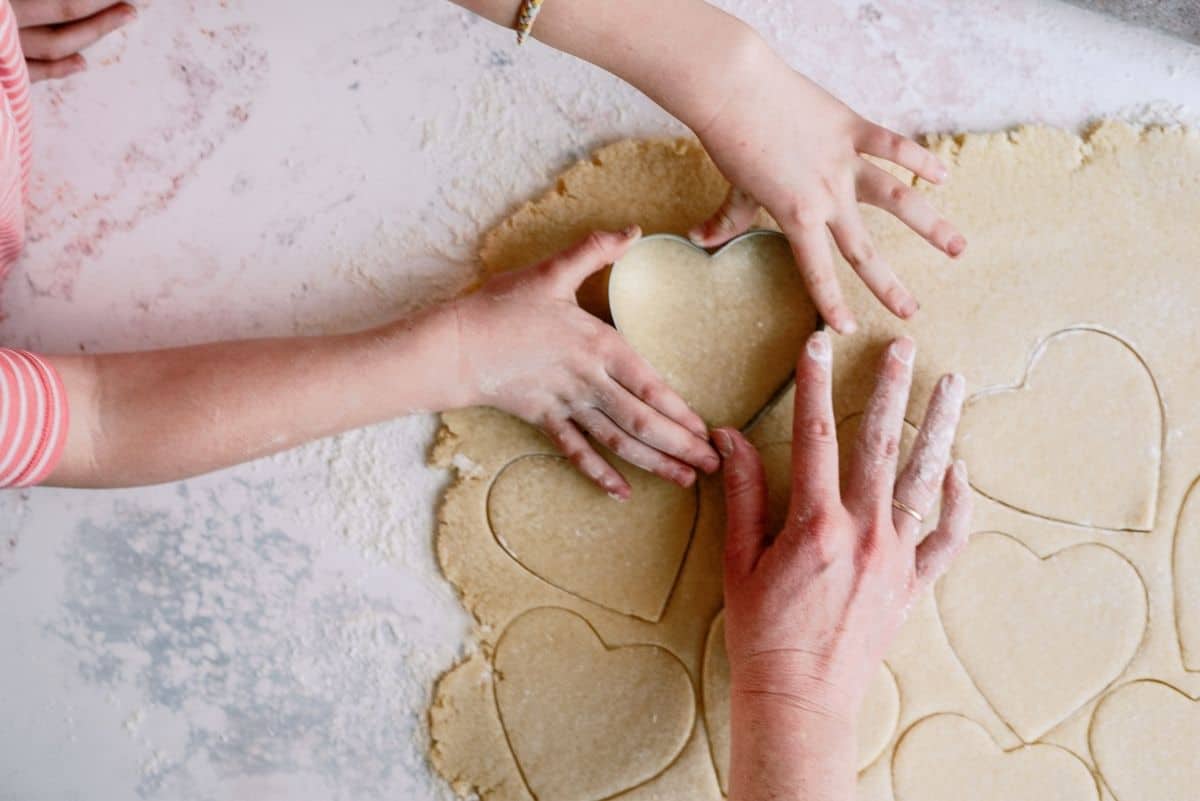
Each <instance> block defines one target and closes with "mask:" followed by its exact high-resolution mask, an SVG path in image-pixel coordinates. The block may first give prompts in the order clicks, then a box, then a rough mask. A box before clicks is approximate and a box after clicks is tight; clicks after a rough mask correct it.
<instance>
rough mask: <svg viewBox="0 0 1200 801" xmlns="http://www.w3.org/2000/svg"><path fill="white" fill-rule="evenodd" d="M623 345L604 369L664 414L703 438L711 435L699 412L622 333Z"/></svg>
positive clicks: (619, 338) (619, 382)
mask: <svg viewBox="0 0 1200 801" xmlns="http://www.w3.org/2000/svg"><path fill="white" fill-rule="evenodd" d="M617 339H618V340H619V341H620V343H621V344H620V346H619V347H618V348H616V352H615V353H614V355H613V356H611V357H610V358H609V359H608V364H607V365H605V369H607V370H608V374H609V376H611V377H612V379H613V380H614V381H616V382H617V383H618V384H620V385H621V386H623V387H624V388H625V389H627V390H629V391H630V392H632V393H633V394H634V395H636V396H637V397H638V398H641V399H642V401H643V402H644V403H646V404H648V405H649V406H651V407H652V408H654V409H657V410H658V411H660V412H662V413H663V414H665V415H666V416H667V417H669V418H671V419H672V420H674V421H675V422H676V423H679V425H681V426H683V427H684V428H686V429H687V430H688V431H690V432H691V433H692V434H695V435H696V436H697V437H699V438H700V439H702V440H706V441H707V439H708V426H707V425H705V423H704V420H702V419H701V418H700V415H698V414H696V413H695V412H694V411H692V408H691V407H690V406H688V405H687V401H685V400H684V399H683V398H682V397H680V396H679V393H677V392H676V391H675V390H673V389H671V387H669V386H668V385H667V382H666V381H663V380H662V377H661V376H660V375H659V374H658V372H657V371H656V370H655V369H654V368H653V367H651V366H650V363H649V362H647V361H646V360H645V359H643V358H642V357H641V356H640V355H639V354H638V353H637V352H636V351H635V350H634V349H633V348H632V347H630V346H629V343H627V342H626V341H625V340H624V339H623V338H621V337H620V336H619V335H618V337H617Z"/></svg>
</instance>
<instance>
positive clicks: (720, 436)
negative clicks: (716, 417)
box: [712, 428, 733, 459]
mask: <svg viewBox="0 0 1200 801" xmlns="http://www.w3.org/2000/svg"><path fill="white" fill-rule="evenodd" d="M712 438H713V442H715V443H717V450H718V451H720V452H721V456H722V457H724V458H726V459H728V458H729V457H730V456H733V437H731V436H729V432H728V431H726V430H725V429H723V428H718V429H717V430H716V431H714V432H712Z"/></svg>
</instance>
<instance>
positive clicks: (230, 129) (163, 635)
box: [0, 0, 1200, 801]
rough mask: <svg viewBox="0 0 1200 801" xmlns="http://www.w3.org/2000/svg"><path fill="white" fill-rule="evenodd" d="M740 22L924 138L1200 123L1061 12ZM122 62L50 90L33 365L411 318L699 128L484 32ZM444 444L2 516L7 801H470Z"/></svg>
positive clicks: (39, 103)
mask: <svg viewBox="0 0 1200 801" xmlns="http://www.w3.org/2000/svg"><path fill="white" fill-rule="evenodd" d="M553 1H554V0H551V2H553ZM723 5H725V6H727V7H729V8H731V9H732V10H735V11H737V12H738V13H740V14H741V15H742V16H744V17H745V18H747V19H749V20H750V21H751V22H753V23H754V24H755V25H757V26H758V27H759V28H760V30H763V31H764V32H765V33H766V34H767V35H768V36H769V37H770V38H771V39H772V40H773V41H774V42H775V43H776V44H777V45H778V46H779V47H780V48H781V49H782V50H783V51H784V52H785V53H786V54H787V57H788V58H789V60H790V61H791V62H792V63H793V64H794V65H795V66H796V67H797V68H799V69H801V70H803V71H805V72H807V73H809V74H810V75H812V76H813V77H815V78H816V79H817V80H819V81H820V82H822V83H823V84H824V85H826V86H827V87H828V88H830V89H831V90H832V91H834V92H835V93H836V94H838V95H840V96H841V97H842V98H843V99H845V100H846V101H847V102H848V103H850V104H851V105H852V106H855V107H856V108H858V109H859V110H860V111H861V112H863V113H864V114H866V115H867V116H870V117H873V118H875V119H877V120H879V121H882V122H886V123H888V124H891V125H893V126H896V127H899V128H901V129H904V130H908V131H917V130H951V129H955V130H957V129H966V130H972V129H976V130H977V129H989V128H996V127H1006V126H1011V125H1014V124H1017V123H1021V122H1042V123H1049V124H1055V125H1063V126H1068V127H1077V126H1080V125H1082V124H1086V123H1087V122H1088V121H1090V120H1093V119H1096V118H1098V117H1101V116H1106V115H1120V116H1125V117H1129V118H1132V119H1135V120H1140V121H1146V120H1168V121H1169V120H1182V121H1195V120H1196V119H1197V117H1196V112H1195V111H1194V109H1200V48H1196V47H1193V46H1189V45H1186V44H1184V43H1183V42H1180V41H1176V40H1172V39H1169V38H1167V37H1165V36H1162V35H1159V34H1156V33H1152V32H1149V31H1145V30H1140V29H1136V28H1132V27H1125V26H1122V25H1121V24H1120V23H1117V22H1115V21H1112V20H1109V19H1107V18H1104V17H1101V16H1098V15H1094V14H1091V13H1089V12H1086V11H1082V10H1080V9H1078V8H1074V7H1071V6H1068V5H1063V4H1059V3H1057V2H1055V0H1002V1H1000V0H995V1H993V2H962V0H871V1H870V2H867V1H866V0H838V1H837V2H824V1H822V2H816V0H811V1H810V0H805V1H803V2H801V1H799V0H797V2H781V1H780V0H766V1H764V2H750V0H727V1H726V2H724V3H723ZM90 56H91V61H92V63H93V67H92V70H91V71H90V73H88V74H84V75H81V76H79V77H76V78H73V79H71V80H69V81H67V82H66V83H62V84H58V85H55V86H40V87H38V89H37V90H36V92H35V103H36V110H37V136H36V157H37V164H36V167H35V174H36V179H35V183H34V191H33V204H34V209H33V210H32V213H31V217H30V223H29V230H30V234H31V242H30V245H29V248H28V250H27V253H26V255H25V257H24V258H23V260H22V262H21V263H20V264H19V265H18V266H17V267H16V268H15V269H14V271H13V272H12V273H11V274H10V276H9V277H8V279H7V281H6V282H5V283H4V285H3V287H2V294H0V312H2V313H3V315H4V316H2V317H0V342H4V343H5V344H9V345H19V346H28V347H34V348H41V349H45V350H77V349H86V350H92V351H96V350H108V349H118V348H146V347H152V346H159V345H167V344H175V343H184V342H194V341H201V340H208V339H213V338H218V337H230V336H236V335H262V334H287V333H293V332H314V331H322V330H332V329H339V328H345V327H348V326H357V325H362V324H366V323H368V322H372V321H375V320H378V319H380V318H382V317H385V316H387V315H394V314H398V313H402V312H404V311H406V310H409V309H412V308H414V307H416V306H418V305H420V304H424V303H427V302H429V301H430V300H433V299H437V298H442V297H445V296H447V295H449V294H452V293H453V292H454V291H456V290H457V289H458V288H460V287H461V286H463V285H464V283H465V282H466V281H468V280H469V279H470V277H471V276H472V275H473V274H474V266H473V264H472V247H473V243H474V241H475V239H476V237H477V235H478V233H479V232H480V231H481V230H482V229H483V228H484V227H486V226H487V225H488V224H489V223H491V222H493V221H495V220H496V219H497V218H498V217H499V216H500V215H502V214H503V213H504V212H505V210H506V209H507V208H508V207H509V206H510V205H511V204H512V203H513V202H514V201H517V200H520V199H523V198H525V197H526V196H527V195H529V194H530V193H532V192H534V191H537V190H538V189H540V188H541V187H542V186H543V185H544V184H545V183H546V181H547V180H548V178H549V177H551V176H552V175H553V174H554V172H555V171H556V170H558V169H560V168H561V167H563V166H565V165H566V164H568V163H570V162H571V161H572V160H574V159H576V158H577V157H579V156H581V155H583V154H585V153H586V152H587V151H588V150H589V149H591V148H592V147H594V146H596V145H599V144H602V143H605V142H608V141H611V140H613V139H616V138H620V137H624V136H631V135H634V136H636V135H655V134H659V135H661V134H668V133H672V134H673V133H678V132H679V131H680V129H679V127H678V126H677V124H675V123H673V122H672V121H671V120H670V119H669V118H668V117H667V116H666V115H665V114H663V113H662V112H661V111H659V110H658V109H657V108H656V107H654V106H653V105H652V104H651V103H649V102H648V101H646V100H644V99H642V98H640V97H639V96H638V95H637V94H636V93H634V92H633V91H632V90H629V89H627V88H625V87H623V86H620V85H619V84H618V83H617V82H616V81H615V80H614V79H612V78H611V77H610V76H608V75H605V74H603V73H601V72H599V71H597V70H594V69H591V68H588V67H586V66H585V65H581V64H577V63H573V62H572V61H571V60H570V59H568V58H566V57H564V56H560V55H558V54H555V53H553V52H551V51H549V50H548V49H546V48H544V47H542V46H541V45H536V44H535V45H533V46H531V47H527V48H525V49H523V50H521V51H517V50H516V49H515V47H514V46H513V43H512V35H511V34H510V33H508V32H505V31H502V30H500V29H498V28H494V27H491V26H488V25H487V24H485V23H482V22H479V21H477V20H474V19H472V18H470V17H469V16H468V15H466V14H465V13H463V12H461V11H459V10H458V9H457V8H455V7H453V6H451V5H449V4H448V3H429V2H423V1H421V0H399V2H397V0H389V1H388V2H382V1H381V0H362V2H356V3H344V4H332V5H331V4H316V3H296V2H283V0H261V2H256V3H247V2H222V3H202V2H193V1H192V0H174V1H173V2H170V1H169V0H155V2H153V3H147V4H146V5H145V6H144V8H143V13H142V15H141V19H140V20H139V22H137V23H136V24H135V25H134V26H133V27H132V28H131V29H130V30H128V31H127V32H126V33H122V34H120V35H118V36H116V37H114V38H113V39H112V40H111V41H109V42H106V43H104V44H103V45H101V46H100V47H98V48H97V49H96V50H95V51H94V52H93V53H91V54H90ZM518 101H519V102H518ZM1189 109H1192V110H1189ZM434 425H435V424H434V421H433V420H432V419H430V418H414V419H409V420H402V421H397V422H395V423H391V424H388V425H383V426H379V427H376V428H373V429H370V430H366V431H362V432H356V433H352V434H349V435H347V436H344V437H340V438H337V439H334V440H329V441H325V442H320V443H316V444H314V445H311V446H309V447H306V448H303V449H300V450H298V451H294V452H291V453H288V454H284V455H281V456H279V457H276V458H273V459H268V460H264V461H261V462H258V463H255V464H251V465H246V466H243V467H239V468H236V469H232V470H227V471H224V472H221V473H218V474H216V475H212V476H207V477H204V478H199V479H195V480H192V481H187V482H183V483H179V484H175V485H170V486H163V487H154V488H150V489H142V490H131V491H122V492H110V493H92V492H67V491H55V490H36V491H32V492H27V493H15V492H10V493H7V494H0V610H3V611H2V612H0V709H2V710H3V714H2V715H0V799H22V801H25V800H27V799H54V800H55V801H57V800H58V799H74V798H85V797H86V798H89V799H105V800H106V801H108V800H109V799H113V800H119V799H130V798H139V797H140V798H147V799H181V798H188V799H209V798H212V799H218V798H234V797H238V798H262V799H268V798H289V799H297V800H301V801H302V800H303V799H318V798H319V799H331V798H346V799H371V798H391V799H396V798H412V799H417V798H421V799H425V798H443V797H448V796H449V795H450V794H449V790H448V789H447V788H446V787H445V786H444V785H442V784H441V783H440V782H439V781H438V780H436V779H435V778H433V777H431V775H430V773H429V770H428V768H427V766H426V764H425V761H424V750H425V737H426V734H425V731H424V720H425V717H424V712H425V705H426V703H427V699H428V693H429V688H430V686H431V683H432V681H433V679H434V677H435V676H436V675H437V674H438V673H439V672H440V671H442V670H444V669H445V668H447V667H448V666H449V665H450V664H451V663H452V661H453V660H454V659H455V657H456V655H457V654H458V653H459V652H460V650H461V649H462V647H463V643H464V640H465V637H466V633H467V631H468V621H467V620H466V618H465V616H464V614H463V613H462V612H461V611H460V610H459V608H458V606H457V603H456V601H455V599H454V596H453V592H452V591H451V590H450V588H449V587H448V585H446V583H445V582H444V581H443V580H442V579H441V577H440V576H439V574H438V572H437V569H436V566H435V563H434V559H433V556H432V549H431V533H432V520H433V509H434V503H435V500H436V497H437V493H438V491H439V488H440V487H441V486H442V485H443V482H444V481H445V480H446V477H445V476H444V475H442V474H440V473H439V472H437V471H434V470H431V469H429V468H427V467H425V466H424V453H425V449H426V447H427V445H428V443H429V440H430V437H431V436H432V432H433V430H434Z"/></svg>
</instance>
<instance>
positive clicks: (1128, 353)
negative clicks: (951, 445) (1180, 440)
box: [958, 328, 1163, 531]
mask: <svg viewBox="0 0 1200 801" xmlns="http://www.w3.org/2000/svg"><path fill="white" fill-rule="evenodd" d="M1162 432H1163V414H1162V405H1161V403H1160V400H1159V394H1158V389H1157V387H1156V386H1155V383H1154V379H1153V377H1152V376H1151V375H1150V371H1149V370H1148V369H1147V367H1146V365H1145V363H1144V362H1143V361H1142V359H1141V357H1140V356H1138V354H1137V353H1136V352H1135V351H1134V350H1133V349H1132V348H1131V347H1130V346H1129V345H1127V344H1126V343H1125V342H1123V341H1121V340H1120V339H1118V338H1117V337H1115V336H1113V335H1111V334H1108V333H1105V332H1102V331H1096V330H1093V329H1088V328H1074V329H1069V330H1066V331H1060V332H1058V333H1057V334H1054V335H1052V336H1050V337H1049V338H1047V339H1046V340H1045V341H1043V342H1042V343H1041V344H1040V345H1039V346H1038V347H1037V349H1036V350H1035V351H1034V353H1033V357H1032V358H1031V359H1030V362H1029V367H1028V368H1027V370H1026V373H1025V378H1024V379H1023V380H1022V381H1021V383H1020V384H1018V385H1017V386H1015V387H998V388H993V389H988V390H984V391H983V392H980V393H978V394H976V395H975V396H974V397H973V398H971V399H970V400H969V401H968V402H967V405H966V408H965V409H964V410H963V419H962V424H961V425H960V426H959V429H958V454H959V455H960V456H961V457H962V458H963V459H965V460H966V462H967V464H969V465H970V466H971V483H972V484H973V485H974V486H975V488H976V489H978V490H979V491H980V492H981V493H983V494H984V495H987V496H988V497H989V498H993V499H995V500H997V501H999V502H1001V503H1003V504H1005V505H1007V506H1011V507H1013V508H1015V509H1018V510H1020V511H1022V512H1027V513H1029V514H1034V515H1037V516H1039V517H1044V518H1047V519H1049V520H1058V521H1062V522H1066V523H1075V524H1078V525H1082V526H1089V527H1093V528H1105V529H1112V530H1118V531H1150V530H1151V529H1152V528H1153V527H1154V515H1155V509H1156V507H1157V504H1158V481H1159V465H1160V463H1161V459H1162V437H1163V433H1162Z"/></svg>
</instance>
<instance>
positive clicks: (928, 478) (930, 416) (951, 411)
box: [892, 374, 965, 542]
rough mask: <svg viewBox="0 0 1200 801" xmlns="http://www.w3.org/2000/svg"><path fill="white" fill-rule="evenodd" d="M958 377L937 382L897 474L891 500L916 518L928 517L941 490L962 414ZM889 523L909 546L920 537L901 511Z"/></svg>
mask: <svg viewBox="0 0 1200 801" xmlns="http://www.w3.org/2000/svg"><path fill="white" fill-rule="evenodd" d="M964 385H965V382H964V381H963V377H962V376H961V375H957V374H956V375H944V376H942V377H941V379H939V380H938V383H937V386H936V387H935V388H934V390H933V397H931V398H930V399H929V406H928V408H926V410H925V419H924V421H922V423H921V428H920V430H919V431H918V432H917V440H916V443H915V444H914V445H913V450H912V455H911V456H910V457H909V459H908V464H907V465H905V466H904V469H903V470H902V471H901V472H900V478H899V479H898V480H897V481H896V489H895V492H894V493H893V496H892V497H894V498H895V499H896V500H897V501H899V502H900V503H902V504H904V505H905V506H906V507H908V508H909V509H912V510H913V511H915V512H916V513H917V514H919V515H922V516H924V515H927V514H929V510H930V509H932V508H933V503H934V501H935V500H937V494H938V492H939V491H940V489H941V486H940V480H941V477H942V474H943V473H944V472H945V470H946V463H947V462H949V460H950V446H951V445H952V444H953V443H954V432H955V430H956V429H957V428H958V418H959V416H960V414H961V413H962V405H963V387H964ZM892 522H893V523H894V524H895V527H896V533H897V534H899V535H900V536H901V537H903V538H905V539H906V540H907V541H909V542H915V541H916V538H917V535H918V534H920V524H919V523H918V522H917V520H916V518H915V517H913V516H912V515H910V514H908V513H907V512H905V511H904V510H902V509H894V510H893V512H892Z"/></svg>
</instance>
